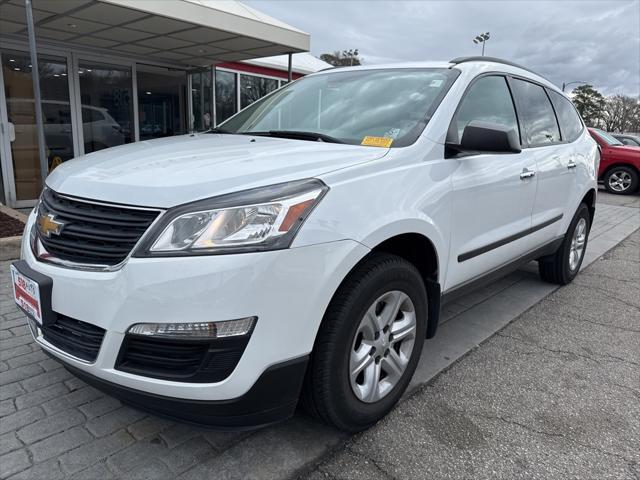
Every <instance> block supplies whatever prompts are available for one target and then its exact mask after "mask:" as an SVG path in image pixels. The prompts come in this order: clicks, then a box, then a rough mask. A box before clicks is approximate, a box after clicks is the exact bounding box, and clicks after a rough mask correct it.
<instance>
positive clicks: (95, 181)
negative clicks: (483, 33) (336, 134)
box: [46, 133, 388, 208]
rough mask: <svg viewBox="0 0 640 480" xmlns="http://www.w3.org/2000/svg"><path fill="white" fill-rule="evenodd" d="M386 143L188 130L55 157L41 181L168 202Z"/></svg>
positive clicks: (94, 194)
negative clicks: (65, 157)
mask: <svg viewBox="0 0 640 480" xmlns="http://www.w3.org/2000/svg"><path fill="white" fill-rule="evenodd" d="M387 152H388V149H384V148H376V147H362V146H359V145H344V144H334V143H324V142H313V141H304V140H290V139H283V138H269V137H260V136H247V135H223V134H212V133H205V134H193V135H183V136H179V137H170V138H162V139H156V140H150V141H144V142H136V143H132V144H128V145H122V146H119V147H113V148H109V149H106V150H101V151H99V152H95V153H91V154H89V155H84V156H81V157H78V158H76V159H73V160H70V161H68V162H65V163H63V164H62V165H60V166H59V167H58V168H56V169H55V170H54V171H53V172H52V173H51V175H49V177H47V181H46V183H47V185H48V186H49V187H51V188H52V189H54V190H55V191H56V192H59V193H63V194H67V195H73V196H77V197H84V198H90V199H94V200H101V201H105V202H117V203H123V204H129V205H139V206H149V207H160V208H168V207H172V206H175V205H179V204H182V203H187V202H190V201H194V200H199V199H202V198H207V197H212V196H216V195H221V194H224V193H230V192H234V191H239V190H244V189H248V188H253V187H259V186H264V185H270V184H275V183H279V182H286V181H291V180H298V179H303V178H310V177H315V176H318V175H321V174H323V173H327V172H330V171H334V170H337V169H340V168H345V167H349V166H352V165H355V164H358V163H362V162H368V161H371V160H375V159H377V158H380V157H383V156H384V155H385V154H386V153H387Z"/></svg>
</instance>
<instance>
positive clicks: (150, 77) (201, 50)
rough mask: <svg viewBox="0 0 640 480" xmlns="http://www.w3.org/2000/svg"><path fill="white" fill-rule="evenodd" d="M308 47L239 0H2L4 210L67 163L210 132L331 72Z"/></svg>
mask: <svg viewBox="0 0 640 480" xmlns="http://www.w3.org/2000/svg"><path fill="white" fill-rule="evenodd" d="M32 50H33V53H34V54H35V56H36V57H37V66H38V68H37V70H36V72H33V68H32V63H33V62H32V58H33V57H32V56H31V51H32ZM308 50H309V35H308V34H307V33H305V32H302V31H300V30H298V29H296V28H294V27H292V26H290V25H287V24H285V23H283V22H281V21H279V20H276V19H274V18H271V17H269V16H267V15H264V14H263V13H261V12H259V11H257V10H255V9H253V8H250V7H248V6H246V5H244V4H242V3H240V2H235V1H224V2H220V1H214V0H161V1H149V0H0V61H1V64H2V72H1V75H0V127H1V128H0V167H1V168H0V176H1V177H0V203H4V204H8V205H10V206H13V207H30V206H32V205H34V204H35V201H36V199H37V197H38V195H39V193H40V190H41V189H42V183H43V178H44V177H45V176H46V174H47V173H48V172H49V171H50V170H51V169H53V168H55V167H56V166H57V165H59V164H60V163H61V162H64V161H65V160H68V159H70V158H73V157H75V156H78V155H82V154H85V153H90V152H93V151H96V150H100V149H103V148H108V147H111V146H116V145H121V144H125V143H130V142H136V141H141V140H148V139H152V138H158V137H165V136H170V135H179V134H184V133H188V132H192V131H204V130H207V129H209V128H211V127H213V126H215V125H217V124H219V123H221V122H222V121H224V120H225V119H227V118H229V117H230V116H231V115H233V114H234V113H236V112H237V111H238V110H239V109H242V108H244V107H246V106H247V105H249V104H251V103H252V102H254V101H255V100H257V99H258V98H260V97H262V96H264V95H266V94H267V93H269V92H271V91H273V90H275V89H277V88H279V87H281V86H282V85H284V84H285V83H287V81H289V79H295V78H298V77H300V76H302V75H306V74H309V73H313V72H315V71H318V70H322V69H324V68H328V67H329V65H328V64H326V63H325V62H322V61H321V60H318V59H317V58H315V57H313V56H311V55H310V54H309V53H306V52H308ZM265 57H266V58H265ZM34 73H37V75H34ZM38 77H39V78H38ZM38 87H39V88H38ZM38 90H39V92H38ZM36 98H40V102H39V105H40V106H41V108H40V109H38V108H37V107H38V102H36V101H35V99H36ZM38 110H40V111H41V116H42V123H41V124H40V126H39V125H38V123H39V122H38ZM39 138H41V141H39Z"/></svg>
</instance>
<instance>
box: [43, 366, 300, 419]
mask: <svg viewBox="0 0 640 480" xmlns="http://www.w3.org/2000/svg"><path fill="white" fill-rule="evenodd" d="M50 355H51V354H50ZM54 358H56V357H54ZM308 359H309V357H308V356H306V355H305V356H304V357H300V358H296V359H293V360H289V361H287V362H283V363H281V364H278V365H273V366H271V367H269V368H268V369H267V370H266V371H265V372H264V373H263V374H262V375H260V378H259V379H258V381H257V382H256V383H255V384H254V385H253V386H252V387H251V389H250V390H249V391H248V392H247V393H245V394H244V395H242V396H241V397H239V398H234V399H231V400H210V401H207V400H190V399H184V398H172V397H165V396H162V395H155V394H153V393H148V392H143V391H140V390H135V389H132V388H128V387H123V386H122V385H118V384H116V383H111V382H108V381H106V380H103V379H101V378H99V377H96V376H94V375H91V374H89V373H87V372H86V371H84V370H80V369H78V368H75V367H72V366H70V365H68V364H67V363H66V362H62V364H63V365H64V366H65V367H66V368H67V370H69V371H70V372H71V373H73V374H74V375H75V376H77V377H78V378H80V379H81V380H84V381H85V382H86V383H88V384H89V385H91V386H93V387H95V388H97V389H98V390H101V391H103V392H105V393H108V394H109V395H111V396H113V397H116V398H118V399H120V400H122V402H124V403H126V404H128V405H131V406H134V407H136V408H138V409H140V410H144V411H148V412H151V413H153V414H155V415H159V416H162V417H165V418H169V419H172V420H179V421H181V422H185V423H192V424H194V425H198V426H209V427H213V428H216V429H222V430H225V429H230V430H231V429H232V430H242V429H254V428H260V427H264V426H266V425H270V424H272V423H276V422H279V421H282V420H285V419H287V418H289V417H290V416H291V415H293V413H294V412H295V409H296V405H297V404H298V397H299V395H300V390H301V388H302V381H303V380H304V374H305V372H306V367H307V362H308ZM56 360H60V359H58V358H56Z"/></svg>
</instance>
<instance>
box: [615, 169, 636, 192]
mask: <svg viewBox="0 0 640 480" xmlns="http://www.w3.org/2000/svg"><path fill="white" fill-rule="evenodd" d="M631 182H632V178H631V175H630V174H629V172H625V171H624V170H616V171H615V172H613V173H612V174H611V175H610V176H609V187H611V190H613V191H615V192H625V191H627V190H628V189H629V188H630V187H631Z"/></svg>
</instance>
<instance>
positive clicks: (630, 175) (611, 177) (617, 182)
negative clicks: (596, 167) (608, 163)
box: [603, 166, 638, 195]
mask: <svg viewBox="0 0 640 480" xmlns="http://www.w3.org/2000/svg"><path fill="white" fill-rule="evenodd" d="M603 180H604V188H606V189H607V191H608V192H610V193H616V194H618V195H629V194H630V193H633V192H635V191H636V190H637V189H638V172H636V171H635V170H634V169H633V168H631V167H625V166H619V167H613V168H612V169H611V170H609V171H608V172H607V173H605V175H604V179H603Z"/></svg>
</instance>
